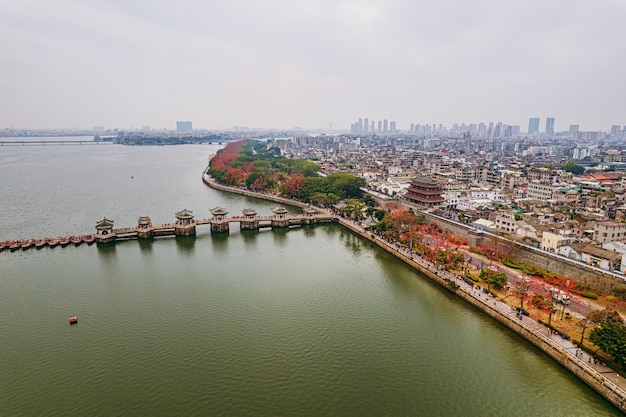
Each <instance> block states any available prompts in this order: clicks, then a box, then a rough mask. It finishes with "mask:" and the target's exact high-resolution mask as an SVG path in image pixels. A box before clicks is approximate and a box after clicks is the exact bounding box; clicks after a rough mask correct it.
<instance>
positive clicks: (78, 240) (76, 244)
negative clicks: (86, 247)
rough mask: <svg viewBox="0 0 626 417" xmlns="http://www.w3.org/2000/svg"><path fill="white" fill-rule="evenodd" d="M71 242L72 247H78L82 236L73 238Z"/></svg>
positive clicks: (81, 241)
mask: <svg viewBox="0 0 626 417" xmlns="http://www.w3.org/2000/svg"><path fill="white" fill-rule="evenodd" d="M71 241H72V243H73V244H74V246H79V245H80V244H81V243H83V237H82V236H73V237H72V239H71Z"/></svg>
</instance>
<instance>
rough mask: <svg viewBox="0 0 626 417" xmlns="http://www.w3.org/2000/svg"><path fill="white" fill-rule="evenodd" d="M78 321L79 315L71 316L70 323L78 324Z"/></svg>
mask: <svg viewBox="0 0 626 417" xmlns="http://www.w3.org/2000/svg"><path fill="white" fill-rule="evenodd" d="M76 323H78V317H76V316H74V317H70V324H76Z"/></svg>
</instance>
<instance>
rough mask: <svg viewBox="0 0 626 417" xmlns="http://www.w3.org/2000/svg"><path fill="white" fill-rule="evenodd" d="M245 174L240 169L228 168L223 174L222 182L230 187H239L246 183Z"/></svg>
mask: <svg viewBox="0 0 626 417" xmlns="http://www.w3.org/2000/svg"><path fill="white" fill-rule="evenodd" d="M247 177H248V174H246V173H245V172H244V171H243V169H241V168H228V169H227V170H226V174H224V181H226V183H228V184H231V185H240V184H242V183H245V182H246V178H247Z"/></svg>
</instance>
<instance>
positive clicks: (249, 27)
mask: <svg viewBox="0 0 626 417" xmlns="http://www.w3.org/2000/svg"><path fill="white" fill-rule="evenodd" d="M538 11H541V12H538ZM624 17H626V4H625V3H623V2H620V1H616V0H600V1H599V2H594V3H593V4H591V3H589V2H584V1H573V2H572V1H565V0H557V1H554V2H550V3H548V4H546V3H545V2H540V1H538V0H535V1H528V2H515V3H512V4H503V3H502V2H498V1H495V0H481V1H479V2H473V3H472V4H467V3H466V2H461V1H458V0H457V1H454V0H448V1H444V2H438V3H437V4H431V3H430V2H425V1H417V2H409V1H407V0H397V1H394V2H391V3H390V2H383V1H379V0H373V1H370V2H367V3H360V2H340V3H337V2H331V1H321V2H316V3H310V2H301V1H294V2H289V3H283V2H277V1H275V0H270V1H268V2H263V3H262V4H259V3H256V2H250V1H244V0H239V1H234V2H229V3H228V4H203V3H196V2H190V1H182V2H179V3H177V4H176V5H172V4H170V3H169V2H165V1H161V0H156V1H154V2H150V3H144V2H140V1H125V2H122V1H110V2H106V4H100V3H98V4H86V3H80V2H75V1H70V0H61V1H59V2H54V4H52V3H49V2H44V1H41V0H28V1H24V2H13V3H9V2H0V35H1V37H0V38H1V39H2V41H0V45H2V50H3V54H2V55H1V56H0V68H2V72H1V74H2V77H0V85H1V86H2V91H3V95H2V99H0V128H12V127H13V128H16V129H43V128H71V127H78V128H91V127H93V126H104V127H105V128H121V129H124V128H130V127H133V126H134V127H138V126H151V127H153V128H154V129H163V128H167V129H171V128H172V127H173V126H174V125H175V121H176V120H191V121H193V123H194V128H197V129H227V128H230V127H232V126H241V125H244V126H251V127H258V128H278V129H281V128H292V127H293V126H301V127H303V128H304V129H327V128H329V127H330V126H331V124H332V126H334V129H336V130H349V128H350V125H351V123H353V122H354V120H355V119H358V118H359V117H363V116H362V115H366V116H367V115H380V116H375V117H371V116H370V117H369V120H370V125H369V126H368V130H370V131H371V130H373V128H374V127H373V126H372V125H371V122H373V121H376V123H378V120H384V119H388V120H390V121H391V120H394V121H396V122H397V129H398V130H408V129H409V126H410V124H411V123H424V124H426V123H431V124H432V123H436V124H437V125H439V124H443V125H447V126H451V125H452V124H454V123H477V122H481V121H484V122H485V123H489V122H491V121H493V122H496V123H497V122H500V121H501V122H503V123H507V124H509V125H514V126H522V130H525V128H526V126H528V122H529V117H541V119H542V122H545V119H546V117H548V116H549V117H554V118H555V120H556V123H555V126H554V130H555V131H566V130H567V129H568V126H569V125H572V124H577V125H579V126H580V129H581V130H586V131H590V130H594V131H607V130H610V129H611V127H612V126H613V125H624V124H626V120H624V118H623V117H624V115H625V114H626V103H624V101H623V99H622V97H623V96H624V94H625V93H626V86H625V85H624V84H623V83H621V82H620V81H621V68H622V67H623V60H624V59H625V58H624V57H623V53H622V52H623V51H624V50H625V49H626V39H624V38H623V37H619V36H615V31H614V28H615V27H619V25H620V24H621V21H622V20H623V18H624ZM581 27H584V28H585V30H581ZM600 46H601V47H600ZM539 115H540V116H539ZM540 130H541V131H543V130H544V124H543V123H542V125H541V126H540Z"/></svg>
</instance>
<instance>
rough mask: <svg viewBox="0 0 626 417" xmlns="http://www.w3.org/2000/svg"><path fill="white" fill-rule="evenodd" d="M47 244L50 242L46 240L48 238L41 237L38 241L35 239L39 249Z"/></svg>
mask: <svg viewBox="0 0 626 417" xmlns="http://www.w3.org/2000/svg"><path fill="white" fill-rule="evenodd" d="M47 244H48V242H46V240H45V239H39V240H36V241H35V247H36V248H37V249H41V248H43V247H44V246H46V245H47Z"/></svg>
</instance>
